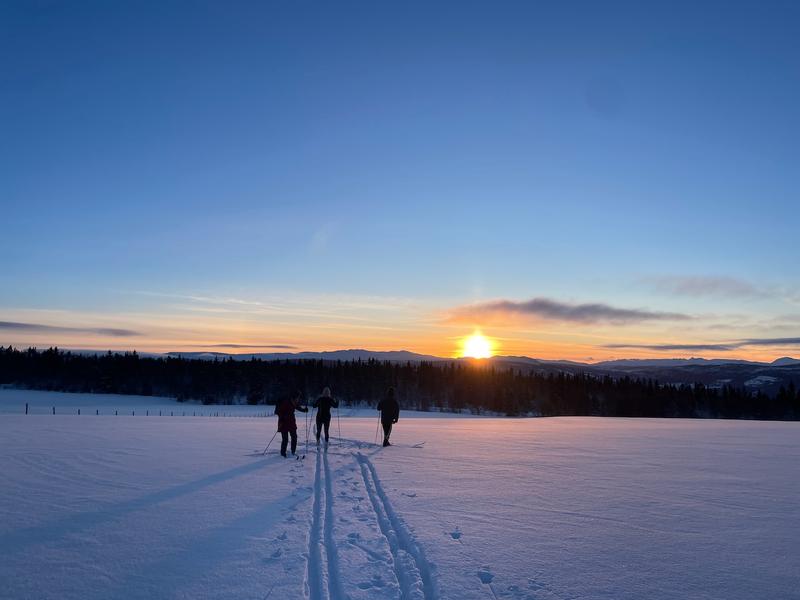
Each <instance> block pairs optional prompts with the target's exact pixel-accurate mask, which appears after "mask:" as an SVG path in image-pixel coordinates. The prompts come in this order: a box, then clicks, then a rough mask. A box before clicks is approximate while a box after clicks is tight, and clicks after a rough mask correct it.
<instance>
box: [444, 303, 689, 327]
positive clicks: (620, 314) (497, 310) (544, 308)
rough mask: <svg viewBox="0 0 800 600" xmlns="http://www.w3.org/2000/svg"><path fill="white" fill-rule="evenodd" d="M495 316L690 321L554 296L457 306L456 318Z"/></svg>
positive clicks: (683, 316) (620, 321)
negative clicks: (582, 302)
mask: <svg viewBox="0 0 800 600" xmlns="http://www.w3.org/2000/svg"><path fill="white" fill-rule="evenodd" d="M492 316H527V317H535V318H539V319H546V320H550V321H567V322H573V323H601V322H607V323H616V324H625V323H639V322H642V321H686V320H689V319H690V318H691V317H690V316H689V315H686V314H682V313H674V312H658V311H650V310H645V309H637V308H617V307H614V306H610V305H608V304H602V303H599V302H594V303H584V304H570V303H567V302H560V301H558V300H552V299H550V298H532V299H531V300H526V301H523V302H515V301H512V300H495V301H492V302H484V303H481V304H472V305H467V306H460V307H457V308H455V309H454V311H453V317H454V318H455V320H463V319H464V318H473V319H475V318H484V317H492Z"/></svg>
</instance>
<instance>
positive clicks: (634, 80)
mask: <svg viewBox="0 0 800 600" xmlns="http://www.w3.org/2000/svg"><path fill="white" fill-rule="evenodd" d="M798 107H800V3H797V2H755V1H754V2H748V3H737V2H663V3H661V6H659V5H658V4H656V3H650V2H647V3H644V2H586V3H581V2H552V3H543V2H542V3H539V2H536V3H534V2H520V3H516V2H453V3H431V2H421V3H416V2H402V3H400V2H395V3H389V2H326V3H311V2H301V1H297V2H290V1H280V2H209V3H203V2H186V3H183V2H160V1H159V2H153V3H148V2H130V3H122V2H105V1H103V2H88V1H86V2H57V1H26V2H3V3H2V4H0V208H1V209H2V211H1V213H0V234H1V235H0V343H3V344H6V345H8V344H13V345H15V346H16V345H19V346H27V345H38V346H47V345H50V344H58V345H60V346H63V347H73V348H78V347H84V348H120V349H122V348H137V349H140V350H155V351H165V350H189V349H195V350H197V349H223V346H221V345H226V344H227V345H230V346H225V347H224V348H226V349H227V350H228V351H242V352H243V351H253V350H256V349H259V350H261V351H269V350H268V348H269V347H272V346H275V347H276V348H280V349H287V350H293V349H297V350H326V349H328V350H329V349H335V348H349V347H366V348H371V349H376V350H377V349H400V348H404V349H408V350H414V351H419V352H430V353H435V354H440V355H452V354H453V353H454V352H456V351H457V342H458V339H459V338H460V337H462V336H464V335H465V334H468V333H469V332H471V331H472V330H473V329H474V328H475V327H480V328H481V329H482V330H483V331H484V333H485V334H487V335H489V336H492V337H493V338H495V339H496V345H497V350H498V351H499V352H501V353H504V354H526V355H530V356H539V357H542V358H571V359H578V360H600V359H604V358H611V357H632V356H731V357H733V356H736V357H746V358H759V359H772V358H775V357H777V356H781V355H785V354H789V355H795V356H797V355H799V354H800V268H799V267H798V264H799V263H800V261H799V260H798V259H799V258H800V256H798V255H799V254H800V252H799V251H798V242H797V240H798V233H799V232H800V218H798V217H800V203H799V202H798V200H799V198H798V191H797V190H798V185H797V183H798V173H799V172H800V169H799V168H798V157H800V109H798ZM238 346H243V348H238Z"/></svg>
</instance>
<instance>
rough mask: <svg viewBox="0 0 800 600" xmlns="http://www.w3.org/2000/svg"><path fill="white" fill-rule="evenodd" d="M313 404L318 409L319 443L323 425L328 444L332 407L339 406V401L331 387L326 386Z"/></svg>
mask: <svg viewBox="0 0 800 600" xmlns="http://www.w3.org/2000/svg"><path fill="white" fill-rule="evenodd" d="M312 406H313V407H314V408H316V409H317V444H319V436H320V434H321V433H322V428H323V427H324V428H325V443H326V444H327V443H328V438H329V437H330V436H329V431H330V428H331V407H333V408H339V401H338V400H336V399H334V397H333V396H331V389H330V388H327V387H326V388H325V389H324V390H322V396H320V397H319V398H317V399H316V400H315V401H314V404H313V405H312Z"/></svg>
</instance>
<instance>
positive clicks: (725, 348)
mask: <svg viewBox="0 0 800 600" xmlns="http://www.w3.org/2000/svg"><path fill="white" fill-rule="evenodd" d="M745 346H800V337H796V338H751V339H747V340H738V341H734V342H725V343H709V344H605V345H604V346H602V347H603V348H614V349H630V350H657V351H663V352H669V351H681V350H683V351H689V352H693V351H698V352H701V351H708V350H712V351H717V352H730V351H732V350H738V349H739V348H743V347H745Z"/></svg>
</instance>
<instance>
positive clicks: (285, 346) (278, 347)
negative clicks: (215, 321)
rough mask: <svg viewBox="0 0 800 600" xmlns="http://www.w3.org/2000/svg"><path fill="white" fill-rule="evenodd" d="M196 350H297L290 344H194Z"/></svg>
mask: <svg viewBox="0 0 800 600" xmlns="http://www.w3.org/2000/svg"><path fill="white" fill-rule="evenodd" d="M193 346H194V347H195V348H268V349H271V350H296V349H297V346H292V345H290V344H193Z"/></svg>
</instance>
